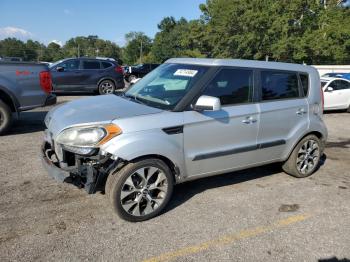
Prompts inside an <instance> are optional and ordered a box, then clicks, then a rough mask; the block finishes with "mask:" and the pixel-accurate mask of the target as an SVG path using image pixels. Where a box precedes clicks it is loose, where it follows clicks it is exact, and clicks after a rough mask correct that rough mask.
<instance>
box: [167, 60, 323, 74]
mask: <svg viewBox="0 0 350 262" xmlns="http://www.w3.org/2000/svg"><path fill="white" fill-rule="evenodd" d="M165 63H175V64H192V65H207V66H236V67H250V68H266V69H277V70H278V69H279V70H291V71H301V72H308V73H317V74H318V71H317V70H316V68H314V67H312V66H307V65H302V64H291V63H281V62H265V61H257V60H241V59H215V58H171V59H168V60H167V61H165Z"/></svg>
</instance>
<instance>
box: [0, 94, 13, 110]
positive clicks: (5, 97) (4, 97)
mask: <svg viewBox="0 0 350 262" xmlns="http://www.w3.org/2000/svg"><path fill="white" fill-rule="evenodd" d="M0 99H1V101H3V102H4V103H5V104H6V105H8V106H9V107H10V109H11V111H12V112H16V107H15V104H14V102H13V101H12V99H11V97H10V96H9V95H8V94H7V93H5V92H4V91H2V90H0Z"/></svg>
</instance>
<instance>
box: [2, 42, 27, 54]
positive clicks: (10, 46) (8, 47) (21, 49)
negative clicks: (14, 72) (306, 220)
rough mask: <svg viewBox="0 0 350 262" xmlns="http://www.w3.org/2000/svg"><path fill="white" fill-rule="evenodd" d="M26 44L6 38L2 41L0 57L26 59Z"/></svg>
mask: <svg viewBox="0 0 350 262" xmlns="http://www.w3.org/2000/svg"><path fill="white" fill-rule="evenodd" d="M25 50H26V46H25V44H24V43H23V42H22V41H21V40H18V39H16V38H6V39H4V40H2V41H0V56H11V57H22V58H24V57H25Z"/></svg>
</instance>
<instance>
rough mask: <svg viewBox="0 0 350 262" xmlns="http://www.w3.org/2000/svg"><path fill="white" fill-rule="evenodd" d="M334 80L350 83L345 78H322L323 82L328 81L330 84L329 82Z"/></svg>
mask: <svg viewBox="0 0 350 262" xmlns="http://www.w3.org/2000/svg"><path fill="white" fill-rule="evenodd" d="M333 80H345V81H347V82H350V81H349V80H348V79H345V78H341V77H324V76H323V77H321V81H326V82H329V81H333Z"/></svg>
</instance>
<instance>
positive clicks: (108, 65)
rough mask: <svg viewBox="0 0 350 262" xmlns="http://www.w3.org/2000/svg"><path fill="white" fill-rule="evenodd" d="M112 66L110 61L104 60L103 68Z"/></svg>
mask: <svg viewBox="0 0 350 262" xmlns="http://www.w3.org/2000/svg"><path fill="white" fill-rule="evenodd" d="M111 66H112V64H111V63H108V62H102V68H104V69H105V68H109V67H111Z"/></svg>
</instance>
